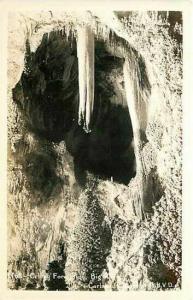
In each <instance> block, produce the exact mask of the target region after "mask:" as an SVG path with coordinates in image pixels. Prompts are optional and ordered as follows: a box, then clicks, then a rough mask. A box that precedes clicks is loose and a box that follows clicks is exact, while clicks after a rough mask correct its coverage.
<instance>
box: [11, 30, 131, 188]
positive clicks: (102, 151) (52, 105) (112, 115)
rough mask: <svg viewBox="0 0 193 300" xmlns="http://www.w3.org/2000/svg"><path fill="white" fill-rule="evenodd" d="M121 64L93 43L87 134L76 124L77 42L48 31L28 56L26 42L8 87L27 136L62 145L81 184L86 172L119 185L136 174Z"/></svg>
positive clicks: (77, 90)
mask: <svg viewBox="0 0 193 300" xmlns="http://www.w3.org/2000/svg"><path fill="white" fill-rule="evenodd" d="M123 63H124V61H123V59H121V58H118V57H116V56H112V55H111V54H110V53H108V52H107V51H106V49H105V42H104V41H99V40H95V95H94V98H95V100H94V111H93V116H92V130H91V132H89V133H86V132H85V131H84V129H83V128H82V126H80V125H79V124H78V106H79V88H78V58H77V45H76V39H75V38H74V37H73V36H70V37H69V38H67V37H66V36H65V33H64V32H60V31H53V32H51V33H50V34H49V35H48V34H44V35H43V38H42V40H41V43H40V45H39V47H38V48H37V50H36V51H35V52H31V50H30V43H29V42H28V41H27V42H26V54H25V69H24V71H23V73H22V76H21V79H20V81H19V82H18V84H17V85H16V87H15V88H14V89H13V100H14V101H15V103H16V104H17V106H18V107H19V109H20V111H21V113H22V116H23V118H24V120H25V124H26V127H27V130H28V131H29V132H32V133H33V134H34V135H35V136H37V138H38V139H41V138H42V139H44V140H46V141H47V142H48V143H52V142H54V143H59V142H60V141H64V142H65V144H66V148H67V150H68V152H69V153H70V154H71V155H72V156H73V159H74V171H75V176H76V179H77V181H78V182H79V183H80V184H81V185H82V184H84V182H85V180H86V179H85V178H86V175H85V174H86V172H87V171H89V172H90V173H92V174H94V175H96V176H98V177H99V178H102V179H110V178H111V179H113V180H114V181H116V182H119V183H123V184H128V183H129V181H130V179H131V178H132V177H134V176H135V155H134V149H133V143H132V141H133V131H132V124H131V120H130V115H129V110H128V107H127V102H126V95H125V89H124V81H123V71H122V69H123ZM36 154H37V153H36ZM36 156H37V158H38V160H39V156H38V155H36ZM46 159H47V158H46ZM39 163H40V162H39V161H38V163H37V164H39ZM37 164H36V165H37ZM45 165H46V164H45ZM49 165H50V163H48V164H47V165H46V171H45V172H43V170H42V172H41V173H42V174H45V176H47V175H46V174H47V173H49V174H51V173H54V170H53V166H52V170H51V171H49V170H48V168H49ZM42 168H43V167H42ZM30 176H31V173H30ZM50 176H51V175H50Z"/></svg>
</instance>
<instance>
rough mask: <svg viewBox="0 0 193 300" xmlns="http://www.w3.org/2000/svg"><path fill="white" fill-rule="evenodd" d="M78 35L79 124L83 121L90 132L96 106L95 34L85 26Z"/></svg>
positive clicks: (79, 29) (80, 28)
mask: <svg viewBox="0 0 193 300" xmlns="http://www.w3.org/2000/svg"><path fill="white" fill-rule="evenodd" d="M77 35H78V36H77V53H78V70H79V124H81V123H82V121H83V122H84V129H85V131H87V132H88V131H89V130H90V122H91V116H92V112H93V106H94V47H95V46H94V33H93V32H92V30H91V28H90V27H89V26H84V27H79V28H78V31H77Z"/></svg>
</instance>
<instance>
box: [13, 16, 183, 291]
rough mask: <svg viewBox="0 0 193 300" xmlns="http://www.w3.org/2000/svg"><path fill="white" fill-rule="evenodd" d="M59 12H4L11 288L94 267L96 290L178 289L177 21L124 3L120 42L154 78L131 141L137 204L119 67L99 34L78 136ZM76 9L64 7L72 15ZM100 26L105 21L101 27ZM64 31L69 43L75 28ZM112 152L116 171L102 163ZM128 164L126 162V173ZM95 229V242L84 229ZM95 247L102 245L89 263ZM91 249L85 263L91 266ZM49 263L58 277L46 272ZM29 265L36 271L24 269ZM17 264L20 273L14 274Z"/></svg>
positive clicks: (73, 70)
mask: <svg viewBox="0 0 193 300" xmlns="http://www.w3.org/2000/svg"><path fill="white" fill-rule="evenodd" d="M64 16H65V18H66V19H65V20H66V23H68V20H69V18H70V16H68V18H67V17H66V15H65V14H64V15H63V14H59V15H56V14H54V13H53V14H51V13H50V12H49V13H47V12H45V13H41V14H31V15H24V16H19V17H18V15H12V16H10V22H9V41H8V42H9V43H8V45H9V56H8V78H9V90H8V100H9V102H8V109H9V116H8V138H9V145H8V146H9V153H8V158H9V164H8V165H9V197H8V222H9V224H8V229H9V232H8V234H9V244H8V246H9V247H8V259H9V266H8V270H9V272H10V273H9V287H10V288H18V289H20V288H23V289H30V288H31V289H48V290H54V289H58V290H65V289H68V288H69V289H88V288H89V287H88V286H90V285H89V282H90V280H91V279H92V278H93V283H92V284H93V286H94V285H95V284H96V285H98V284H99V285H100V284H101V285H102V288H101V286H100V288H99V289H105V290H138V289H143V290H157V289H161V290H164V289H172V288H177V289H178V288H180V286H181V200H182V195H181V192H182V186H181V185H182V174H181V172H182V156H181V151H182V124H181V118H182V103H181V92H182V61H181V55H182V45H181V24H177V23H176V20H175V18H174V15H172V13H170V14H169V15H168V18H166V15H164V14H162V15H161V14H160V13H158V14H157V13H151V12H150V13H142V14H141V13H134V12H132V13H131V14H129V16H128V17H127V18H123V19H121V28H122V30H123V31H124V32H125V33H126V36H127V39H128V41H129V42H130V43H131V45H133V46H134V47H135V49H136V50H137V51H138V53H140V54H141V55H142V57H143V58H144V59H145V64H146V67H147V73H148V76H149V81H150V83H151V87H152V92H151V97H150V99H149V103H148V123H147V129H146V137H147V141H146V142H145V144H144V145H143V147H142V149H141V151H142V153H143V158H144V166H145V170H146V173H145V176H146V178H148V180H147V185H146V190H145V197H144V203H143V206H141V203H140V201H139V191H140V188H141V178H140V177H138V176H135V177H134V175H135V168H134V166H133V161H134V154H133V146H132V130H131V124H130V118H129V114H128V110H127V107H126V100H125V92H124V82H123V75H122V73H121V72H122V71H121V70H122V67H121V66H122V63H123V62H122V60H121V58H114V59H112V55H109V54H106V53H105V51H104V49H102V50H101V47H102V46H100V42H99V41H98V42H97V43H98V45H97V47H96V49H95V51H96V57H95V59H96V64H97V66H96V70H95V76H96V80H97V82H98V85H97V86H96V95H97V99H99V100H97V102H96V108H95V113H96V114H94V117H95V118H96V119H95V122H96V123H95V124H97V125H96V126H95V127H94V128H93V131H92V132H91V134H90V135H89V137H88V136H87V134H85V133H84V132H83V131H81V129H80V128H79V127H78V126H77V125H75V124H77V123H78V104H77V101H78V99H77V97H78V96H77V95H78V77H77V69H78V67H77V57H76V47H75V46H74V44H73V43H72V45H70V47H69V45H67V44H66V42H64V40H66V37H65V39H63V38H59V37H58V36H64V32H65V33H66V32H67V31H69V28H70V27H69V28H68V30H67V29H66V31H62V32H61V31H59V29H62V27H63V19H64ZM87 17H88V16H87ZM29 18H30V19H29ZM89 18H90V17H89ZM76 19H77V16H75V17H74V16H73V18H72V20H76ZM80 22H82V19H81V21H80ZM109 22H110V21H109ZM178 22H181V19H180V18H178ZM100 26H101V27H100ZM100 26H99V27H100V28H103V25H100ZM113 26H114V25H112V27H113ZM72 27H73V25H72ZM53 30H54V31H55V33H54V32H53ZM100 30H101V29H100ZM118 30H120V28H119V29H118ZM47 32H51V33H50V34H49V35H47ZM72 32H73V30H72ZM108 33H109V29H107V28H106V27H105V26H104V35H105V36H106V37H108ZM68 35H69V36H70V39H69V40H70V41H71V42H72V41H73V40H74V38H73V34H71V33H69V34H68ZM71 35H72V36H71ZM112 39H113V38H112ZM74 43H75V41H74ZM38 46H39V47H38ZM65 47H66V48H65ZM97 49H98V52H97ZM36 50H37V51H36ZM31 51H32V53H31ZM65 55H66V57H67V58H68V63H67V64H66V61H67V60H66V58H65ZM106 60H108V65H109V66H110V70H106V69H103V66H104V64H103V63H101V62H104V61H106ZM65 64H66V65H65ZM97 70H98V71H97ZM13 88H14V90H13V93H12V89H13ZM49 97H50V98H49ZM100 97H101V99H102V100H100ZM100 101H101V102H100ZM101 105H103V106H101ZM107 115H108V116H109V117H108V118H107ZM120 116H121V117H120ZM97 118H98V119H97ZM115 120H116V122H115ZM121 120H122V121H121ZM115 124H116V125H115ZM129 132H130V133H129ZM114 136H115V140H114V141H113V137H114ZM117 136H118V137H119V139H117V140H116V137H117ZM126 136H127V139H126ZM117 144H118V145H119V146H120V147H117V146H116V145H117ZM99 145H100V147H99ZM109 145H111V151H112V153H111V154H110V155H109V152H108V149H109V148H108V147H109ZM80 149H81V151H80ZM82 149H83V150H82ZM89 157H90V158H89ZM93 157H94V158H95V160H93ZM103 157H105V160H104V161H105V163H104V164H103V161H102V158H103ZM130 157H131V160H130ZM85 158H87V159H85ZM112 163H113V170H114V171H113V170H111V169H110V167H109V166H111V165H112ZM98 166H100V168H97V167H98ZM121 166H122V167H121ZM124 166H126V167H124ZM132 166H133V167H132ZM131 168H134V169H133V170H132V171H131V173H130V174H129V172H128V170H131ZM124 169H125V170H124ZM113 172H114V173H113ZM121 174H124V176H122V177H121ZM132 177H133V178H132ZM131 178H132V179H131ZM128 182H129V184H128ZM93 185H94V187H95V188H94V191H93ZM89 197H90V198H89ZM91 200H92V201H91ZM89 201H91V202H92V203H91V202H89ZM89 203H90V204H89ZM87 207H88V209H87ZM95 212H96V213H95ZM99 212H101V213H99ZM144 216H145V219H143V220H142V217H144ZM83 229H84V230H83ZM95 229H96V232H93V230H95ZM85 230H86V232H85ZM83 232H85V233H83ZM72 233H73V234H72ZM104 234H106V236H107V237H108V236H109V238H107V241H109V244H108V243H107V241H104ZM95 235H96V236H95ZM97 238H99V243H98V244H97V250H96V249H95V248H94V246H93V244H94V243H93V240H95V239H97ZM111 243H112V245H111ZM87 248H88V249H90V250H88V251H87ZM76 249H79V250H80V251H78V250H76ZM92 250H93V251H92ZM93 253H94V256H95V254H96V256H97V257H98V256H99V257H100V256H101V260H100V262H99V267H98V269H97V268H96V261H95V260H94V256H93ZM82 257H87V259H86V261H85V263H84V264H81V263H80V261H81V258H82ZM71 258H73V259H71ZM89 260H91V265H92V266H94V267H93V268H90V267H89ZM91 269H92V270H94V273H95V274H94V275H93V274H91V273H92V272H91V271H92V270H91ZM71 270H73V272H72V271H71ZM54 272H56V273H58V274H60V275H61V276H63V277H61V278H62V279H60V280H55V281H53V280H48V278H47V279H46V276H47V277H48V275H50V276H51V275H52V274H53V273H54ZM65 272H67V273H65ZM71 272H72V273H73V274H76V276H77V280H76V281H73V280H72V278H71V277H70V276H71V275H72V273H71ZM31 273H34V274H35V275H36V276H35V278H30V276H27V275H30V274H31ZM80 273H81V274H82V275H83V278H81V277H80V276H79V275H80ZM18 274H21V276H20V277H21V278H16V277H15V276H14V275H18ZM95 275H97V276H95ZM25 276H26V277H25ZM65 276H66V278H65ZM85 276H86V279H85ZM99 276H101V277H100V279H99V278H98V277H99ZM31 277H32V276H31ZM94 277H95V278H94ZM96 277H97V279H96ZM66 279H67V280H66ZM89 279H90V280H89ZM66 284H69V287H68V286H67V285H66ZM70 287H71V288H70ZM91 289H95V288H94V287H92V288H91Z"/></svg>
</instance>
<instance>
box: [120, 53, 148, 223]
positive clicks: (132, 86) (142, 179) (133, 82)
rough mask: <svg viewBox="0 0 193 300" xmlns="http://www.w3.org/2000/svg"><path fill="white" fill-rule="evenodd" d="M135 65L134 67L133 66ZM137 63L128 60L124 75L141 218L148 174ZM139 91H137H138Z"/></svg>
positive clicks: (125, 64)
mask: <svg viewBox="0 0 193 300" xmlns="http://www.w3.org/2000/svg"><path fill="white" fill-rule="evenodd" d="M133 63H134V65H133ZM135 70H136V69H135V62H132V61H129V59H126V61H125V63H124V66H123V74H124V82H125V91H126V98H127V105H128V108H129V113H130V116H131V121H132V127H133V135H134V151H135V158H136V173H137V174H136V175H137V176H138V178H139V184H140V189H139V199H138V200H139V203H138V206H140V207H138V211H141V212H142V213H141V214H140V216H139V217H141V218H143V217H144V215H145V214H144V197H145V196H144V195H145V189H146V182H147V179H146V172H145V166H144V160H143V155H142V147H143V141H142V138H141V124H140V118H141V117H142V116H141V114H140V105H141V103H140V101H139V100H142V99H139V91H138V90H139V85H138V78H137V76H136V75H137V74H136V72H135ZM136 89H137V90H136Z"/></svg>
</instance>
